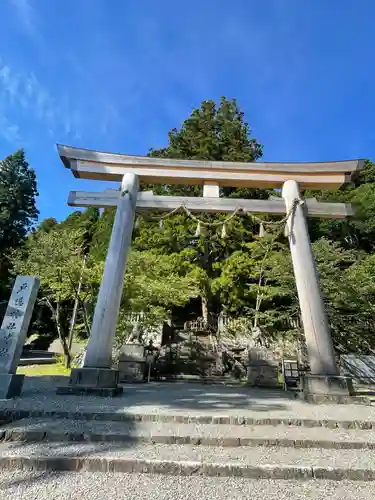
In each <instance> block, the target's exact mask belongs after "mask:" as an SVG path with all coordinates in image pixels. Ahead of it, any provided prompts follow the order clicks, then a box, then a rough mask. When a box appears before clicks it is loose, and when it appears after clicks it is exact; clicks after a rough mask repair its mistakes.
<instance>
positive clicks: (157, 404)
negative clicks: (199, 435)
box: [0, 377, 375, 422]
mask: <svg viewBox="0 0 375 500" xmlns="http://www.w3.org/2000/svg"><path fill="white" fill-rule="evenodd" d="M64 383H66V378H65V377H26V379H25V384H24V391H23V394H22V397H20V398H17V399H14V400H0V411H1V410H4V409H25V410H44V411H58V410H65V411H71V412H118V413H130V414H166V415H168V414H174V415H178V414H181V415H182V414H183V415H212V416H216V417H218V416H236V417H239V416H244V417H246V416H247V417H252V418H259V419H264V418H270V419H271V418H286V419H287V418H300V419H317V420H324V419H333V420H356V419H358V420H362V421H374V422H375V406H360V405H354V404H352V405H311V404H308V403H305V402H303V401H300V400H296V399H295V398H294V396H293V395H291V394H288V393H285V392H282V391H281V390H266V389H263V390H262V389H252V388H246V387H227V386H220V385H217V386H212V385H211V386H210V385H204V384H198V383H187V382H175V383H166V382H153V383H151V384H141V385H137V384H133V385H127V386H124V394H123V395H122V396H120V397H117V398H98V397H83V396H82V397H80V396H57V395H56V394H55V388H56V386H57V385H63V384H64Z"/></svg>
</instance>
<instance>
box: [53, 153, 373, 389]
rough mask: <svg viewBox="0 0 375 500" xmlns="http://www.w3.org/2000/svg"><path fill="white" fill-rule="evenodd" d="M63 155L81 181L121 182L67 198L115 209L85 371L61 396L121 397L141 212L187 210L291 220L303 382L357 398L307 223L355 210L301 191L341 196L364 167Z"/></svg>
mask: <svg viewBox="0 0 375 500" xmlns="http://www.w3.org/2000/svg"><path fill="white" fill-rule="evenodd" d="M57 148H58V153H59V155H60V158H61V160H62V162H63V163H64V165H65V166H66V167H67V168H69V169H71V171H72V173H73V175H74V176H75V177H77V178H81V179H91V180H104V181H117V182H118V181H120V182H121V188H120V190H119V191H115V190H106V191H103V192H99V193H98V192H82V191H72V192H71V193H70V195H69V200H68V203H69V205H71V206H77V207H88V206H95V207H110V206H113V207H117V209H116V216H115V220H114V224H113V229H112V236H111V240H110V244H109V248H108V254H107V259H106V263H105V267H104V273H103V278H102V282H101V286H100V291H99V296H98V301H97V304H96V309H95V314H94V319H93V324H92V328H91V334H90V338H89V341H88V345H87V351H86V356H85V361H84V365H83V367H82V368H81V369H76V370H72V375H71V379H70V385H69V387H68V388H60V392H69V393H77V392H83V393H86V392H94V393H95V392H98V391H99V392H100V393H105V392H108V393H109V394H117V393H118V392H120V391H121V389H120V388H119V387H118V384H117V380H118V379H117V376H118V375H116V371H115V370H111V361H112V345H113V340H114V335H115V329H116V324H117V317H118V312H119V308H120V300H121V294H122V288H123V280H124V273H125V269H126V260H127V254H128V250H129V247H130V244H131V236H132V230H133V224H134V215H135V211H137V212H142V211H170V210H173V209H177V208H178V207H181V206H185V207H186V208H187V209H188V210H189V211H191V212H206V213H232V212H234V211H235V210H237V211H238V212H239V213H240V212H241V211H242V212H243V213H256V214H274V215H280V216H284V215H285V214H286V213H289V214H290V216H289V218H288V221H287V225H288V230H289V231H288V233H289V236H288V238H289V245H290V250H291V256H292V262H293V269H294V275H295V280H296V286H297V292H298V297H299V302H300V309H301V317H302V322H303V328H304V333H305V337H306V346H307V352H308V358H309V365H310V370H311V374H310V375H309V376H308V377H305V379H304V389H305V392H306V394H314V395H316V394H318V395H319V394H321V395H322V396H324V397H325V396H326V395H327V394H328V395H333V396H335V395H337V396H342V395H344V396H345V395H347V394H349V393H350V392H351V390H352V389H351V384H350V380H348V379H347V378H345V377H340V376H339V372H338V368H337V365H336V361H335V354H334V349H333V344H332V339H331V335H330V331H329V326H328V321H327V316H326V313H325V310H324V304H323V300H322V297H321V293H320V287H319V280H318V276H317V272H316V267H315V261H314V257H313V253H312V248H311V242H310V238H309V234H308V229H307V219H306V218H307V217H308V216H309V217H319V218H332V219H344V218H346V217H348V216H350V215H352V214H353V211H352V208H351V206H350V205H349V204H344V203H327V202H318V201H316V200H315V199H311V200H310V199H306V200H304V199H303V198H302V196H301V190H304V189H319V190H320V189H329V190H332V189H338V188H340V187H341V186H343V185H344V184H347V183H350V182H351V181H352V180H353V178H354V177H355V176H356V175H357V174H358V172H359V170H360V169H361V168H362V166H363V164H364V161H363V160H347V161H334V162H321V163H268V162H266V163H260V162H254V163H245V162H228V161H206V160H177V159H176V160H174V159H169V158H153V157H143V156H130V155H123V154H113V153H103V152H99V151H92V150H87V149H78V148H73V147H70V146H63V145H58V146H57ZM140 183H147V184H200V185H203V197H180V196H155V195H153V194H152V193H149V192H139V185H140ZM220 187H234V188H235V187H238V188H264V189H266V188H281V189H282V198H280V199H275V198H273V199H269V200H248V199H230V198H220V197H219V190H220Z"/></svg>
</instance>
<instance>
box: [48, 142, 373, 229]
mask: <svg viewBox="0 0 375 500" xmlns="http://www.w3.org/2000/svg"><path fill="white" fill-rule="evenodd" d="M57 150H58V153H59V155H60V158H61V160H62V162H63V163H64V165H65V166H66V167H67V168H69V169H71V171H72V173H73V175H74V176H75V177H78V178H83V179H93V180H106V181H120V180H121V179H122V177H123V175H124V174H126V173H128V172H132V173H136V174H137V175H139V177H140V181H141V182H145V183H151V184H176V183H178V184H191V183H195V184H203V185H204V186H206V187H207V186H212V187H213V189H210V188H208V189H207V190H206V191H205V192H204V197H203V198H202V197H195V198H193V197H180V196H154V195H152V193H148V192H140V193H139V194H138V198H137V211H148V210H159V211H168V210H173V209H175V208H177V207H179V206H181V205H184V206H186V208H188V209H189V210H190V211H191V212H209V213H219V212H221V213H231V212H234V211H235V210H236V209H242V210H243V211H245V212H249V213H258V214H265V213H269V214H275V215H277V214H279V215H283V214H285V205H284V203H283V200H282V199H281V198H280V199H270V200H248V199H246V200H245V199H229V198H219V197H218V192H219V187H220V186H230V187H261V188H270V187H272V188H278V187H281V186H282V185H283V183H284V182H285V181H287V180H290V179H293V180H296V181H297V182H298V183H299V185H300V187H301V188H302V189H305V188H315V189H332V188H338V187H340V186H342V185H343V184H345V183H348V182H350V181H351V180H352V179H353V178H355V176H356V175H357V174H358V172H359V170H360V169H361V168H362V166H363V163H364V161H363V160H346V161H335V162H326V163H258V162H256V163H244V162H226V161H216V162H214V161H204V160H203V161H202V160H173V159H169V158H168V159H166V158H151V157H143V156H130V155H123V154H113V153H102V152H99V151H93V150H89V149H80V148H74V147H71V146H63V145H57ZM118 197H119V192H118V191H115V190H106V191H104V192H101V193H98V192H82V191H72V192H71V193H70V195H69V200H68V204H69V205H70V206H76V207H87V206H96V207H110V206H116V205H117V200H118ZM306 206H307V213H308V215H309V216H310V217H319V218H330V219H343V218H346V217H348V216H350V215H352V213H353V212H352V208H351V206H350V205H349V204H344V203H327V202H320V203H318V202H317V201H316V200H314V199H308V200H306Z"/></svg>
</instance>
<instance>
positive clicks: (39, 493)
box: [0, 471, 375, 500]
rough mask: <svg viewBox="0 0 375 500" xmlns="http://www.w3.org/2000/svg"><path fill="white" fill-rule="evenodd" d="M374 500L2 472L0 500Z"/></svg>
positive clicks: (231, 484)
mask: <svg viewBox="0 0 375 500" xmlns="http://www.w3.org/2000/svg"><path fill="white" fill-rule="evenodd" d="M9 498H11V499H12V500H21V499H22V500H52V499H53V500H60V499H61V500H66V499H69V500H76V499H79V500H86V499H87V500H103V499H104V498H113V499H116V500H121V499H126V500H133V499H134V500H143V499H147V500H174V499H175V500H215V499H218V500H219V499H220V500H241V499H243V500H245V499H246V500H248V499H250V498H251V500H286V499H288V500H307V499H308V500H321V499H322V498H326V499H329V500H354V499H355V500H370V499H373V498H375V483H361V482H349V481H342V482H339V483H338V482H336V481H322V480H320V481H306V482H305V481H290V480H288V481H287V480H285V481H283V480H278V481H272V480H249V479H241V478H202V477H182V476H180V477H178V476H177V477H168V476H156V475H143V474H115V473H112V474H110V473H99V474H96V473H87V472H86V473H79V474H77V473H76V474H74V473H46V472H26V471H11V472H0V500H9Z"/></svg>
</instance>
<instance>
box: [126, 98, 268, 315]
mask: <svg viewBox="0 0 375 500" xmlns="http://www.w3.org/2000/svg"><path fill="white" fill-rule="evenodd" d="M250 134H251V130H250V128H249V125H248V124H247V123H246V122H245V121H244V115H243V112H242V111H241V110H240V108H239V107H238V105H237V103H236V101H235V100H230V99H226V98H224V97H223V98H221V100H220V103H219V104H218V105H216V103H215V102H214V101H204V102H202V104H201V106H200V107H199V108H198V109H194V110H193V112H192V113H191V116H190V117H189V118H188V119H187V120H185V122H184V123H183V124H182V126H181V128H180V129H179V130H178V129H176V128H175V129H173V130H172V131H171V132H169V134H168V137H169V141H168V146H167V147H165V148H161V149H152V150H151V151H150V153H149V155H150V156H153V157H162V158H177V159H196V160H211V161H243V162H254V161H256V160H258V159H259V158H260V157H261V156H262V153H263V147H262V146H261V145H260V144H259V143H258V142H257V141H256V140H255V139H254V138H251V137H250ZM147 188H148V189H149V188H150V186H146V187H145V188H144V189H147ZM152 188H153V191H154V193H155V194H162V195H166V196H168V195H175V196H176V195H180V196H200V195H202V186H193V185H161V186H152ZM221 195H224V196H231V197H239V196H241V197H243V198H268V193H267V192H266V191H263V190H257V189H242V190H239V189H230V188H225V189H223V190H222V192H221ZM201 218H204V219H205V220H206V221H210V220H211V221H214V220H220V218H223V217H222V216H204V215H202V216H201ZM231 226H232V227H231V231H230V233H231V234H229V235H228V237H227V238H226V239H225V241H224V239H221V238H220V235H218V231H217V230H208V231H207V234H205V236H204V238H200V237H199V238H194V232H195V228H196V223H194V222H193V221H191V220H189V219H187V217H186V216H185V215H184V214H178V215H175V216H171V217H169V218H168V219H167V220H166V221H165V227H164V231H163V232H162V233H161V232H160V230H158V229H157V224H150V223H146V224H141V227H140V230H139V233H138V237H137V238H136V239H135V242H134V248H135V249H138V250H149V249H153V250H154V251H159V252H161V253H179V252H185V253H186V258H187V259H190V260H191V262H192V265H194V266H196V268H197V272H198V273H200V277H201V299H202V301H201V302H202V308H201V309H202V310H201V311H199V313H201V314H202V316H203V318H204V320H205V321H206V322H208V323H211V322H214V321H215V318H216V317H217V313H218V312H219V311H220V309H221V306H220V303H219V300H218V296H217V294H215V293H213V289H212V283H213V280H215V278H217V275H218V272H219V271H218V266H217V265H216V264H217V263H218V262H220V261H223V260H225V258H226V257H227V256H228V255H229V254H230V253H232V252H233V251H235V250H236V249H237V250H238V249H239V248H241V247H242V244H243V242H244V241H245V239H246V238H248V239H249V238H250V239H251V238H252V225H251V224H250V225H249V220H247V221H245V220H243V219H241V217H236V218H235V219H234V220H233V221H232V223H231Z"/></svg>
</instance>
